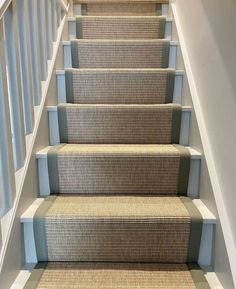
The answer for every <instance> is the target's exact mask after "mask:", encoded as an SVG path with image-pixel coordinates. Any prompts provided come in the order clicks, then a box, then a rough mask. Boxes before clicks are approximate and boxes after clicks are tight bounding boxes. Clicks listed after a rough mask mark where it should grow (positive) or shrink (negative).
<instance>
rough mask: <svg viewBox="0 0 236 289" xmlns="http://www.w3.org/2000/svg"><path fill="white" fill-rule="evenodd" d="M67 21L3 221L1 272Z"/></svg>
mask: <svg viewBox="0 0 236 289" xmlns="http://www.w3.org/2000/svg"><path fill="white" fill-rule="evenodd" d="M65 20H66V16H64V18H63V20H62V21H61V24H60V27H59V28H58V38H57V42H56V43H54V45H53V58H52V60H51V61H49V67H48V77H47V80H46V81H45V82H44V83H43V89H42V100H41V104H40V106H39V108H38V111H37V117H36V118H35V127H34V130H33V133H32V134H30V135H28V136H27V137H28V139H29V140H30V141H29V142H27V154H26V160H25V164H24V166H23V168H22V169H21V170H20V172H19V175H17V174H16V188H17V193H16V199H15V202H14V205H13V207H12V209H11V210H10V211H9V214H8V218H6V222H7V223H5V222H4V220H1V221H3V222H4V227H5V228H7V232H6V234H5V238H4V239H3V246H2V251H1V254H0V272H1V271H2V267H3V260H4V258H5V256H6V251H7V246H8V243H9V240H10V234H11V231H12V228H13V225H14V221H15V217H16V212H17V208H18V205H19V201H20V197H21V193H22V189H23V184H24V180H25V177H26V173H27V169H28V166H29V162H30V159H31V156H32V153H33V147H34V143H35V139H36V136H37V132H38V128H39V124H40V119H41V116H42V113H43V110H44V105H45V101H46V96H47V92H48V88H49V84H50V80H51V78H52V75H53V70H54V66H55V62H56V56H57V52H58V49H59V45H60V40H61V36H62V31H63V28H64V24H65Z"/></svg>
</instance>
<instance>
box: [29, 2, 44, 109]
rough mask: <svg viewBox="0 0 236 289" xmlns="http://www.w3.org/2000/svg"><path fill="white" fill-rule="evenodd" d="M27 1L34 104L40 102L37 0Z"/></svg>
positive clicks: (40, 77)
mask: <svg viewBox="0 0 236 289" xmlns="http://www.w3.org/2000/svg"><path fill="white" fill-rule="evenodd" d="M27 1H28V9H29V32H30V48H31V58H32V59H31V62H32V78H33V88H34V89H33V93H34V105H39V104H40V102H41V94H42V90H41V79H42V76H41V65H40V49H39V38H38V12H37V2H36V1H32V0H27Z"/></svg>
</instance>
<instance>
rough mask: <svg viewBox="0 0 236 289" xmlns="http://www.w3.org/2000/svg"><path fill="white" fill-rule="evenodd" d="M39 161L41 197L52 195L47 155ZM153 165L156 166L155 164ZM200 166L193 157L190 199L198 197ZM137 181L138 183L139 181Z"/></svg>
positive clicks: (198, 160)
mask: <svg viewBox="0 0 236 289" xmlns="http://www.w3.org/2000/svg"><path fill="white" fill-rule="evenodd" d="M37 159H38V172H39V191H40V196H48V195H50V193H51V189H50V184H49V175H48V161H47V153H38V154H37ZM137 161H138V160H137ZM137 161H136V162H137ZM117 162H118V159H117V160H116V164H117ZM152 162H153V161H152ZM128 163H129V162H128ZM128 163H127V164H128ZM141 163H142V167H143V161H140V165H141ZM121 164H122V166H121V171H120V172H122V171H123V170H124V169H125V165H124V161H122V162H121ZM153 165H154V163H153ZM200 166H201V159H200V158H199V156H197V157H196V156H192V158H191V160H190V171H189V181H188V188H187V195H188V196H189V197H193V198H197V197H198V190H199V178H200ZM107 169H108V168H107ZM88 172H89V171H88ZM90 173H91V171H90ZM107 173H109V170H108V171H107ZM117 173H118V171H117ZM129 173H130V171H129ZM146 173H147V174H148V172H147V171H146ZM86 177H87V176H86ZM107 177H108V176H107ZM132 177H133V178H134V179H135V178H136V179H137V176H136V175H135V173H133V176H132ZM136 181H138V179H137V180H136ZM102 184H103V183H101V185H102ZM91 186H92V187H93V185H92V184H91ZM96 186H97V183H96ZM86 187H87V186H86ZM92 187H91V188H92ZM70 189H72V188H70ZM87 189H88V187H87ZM101 189H102V187H101ZM133 189H134V190H136V191H137V190H138V189H140V188H133V187H132V186H131V187H130V190H133ZM76 191H77V190H76ZM84 192H85V191H84ZM84 192H83V193H84ZM96 192H98V191H97V190H96ZM103 193H104V192H103Z"/></svg>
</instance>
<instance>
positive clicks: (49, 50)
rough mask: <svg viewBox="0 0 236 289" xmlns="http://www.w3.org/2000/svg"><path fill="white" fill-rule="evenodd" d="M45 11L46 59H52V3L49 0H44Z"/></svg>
mask: <svg viewBox="0 0 236 289" xmlns="http://www.w3.org/2000/svg"><path fill="white" fill-rule="evenodd" d="M45 12H46V15H45V17H46V34H47V54H48V59H50V60H51V59H52V48H53V46H52V44H53V37H52V3H51V0H45Z"/></svg>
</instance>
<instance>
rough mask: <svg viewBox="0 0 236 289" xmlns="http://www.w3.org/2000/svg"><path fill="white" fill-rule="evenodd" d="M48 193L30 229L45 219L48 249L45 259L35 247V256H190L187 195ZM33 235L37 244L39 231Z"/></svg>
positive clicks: (172, 259)
mask: <svg viewBox="0 0 236 289" xmlns="http://www.w3.org/2000/svg"><path fill="white" fill-rule="evenodd" d="M50 198H51V204H50V205H49V206H48V209H47V211H44V214H42V216H41V214H40V211H41V210H43V207H44V204H42V205H41V209H39V210H38V213H37V214H36V224H35V226H36V227H35V230H36V232H40V229H39V226H41V223H40V222H44V229H45V243H46V244H45V248H46V251H47V260H42V259H41V252H39V255H38V258H39V260H40V261H101V262H103V261H109V262H159V263H185V262H186V261H187V260H188V259H189V257H188V255H189V246H190V243H189V242H190V234H192V232H191V230H192V227H191V222H192V221H191V218H192V216H191V215H192V213H191V210H190V211H189V210H188V209H187V208H186V206H185V204H184V201H185V199H186V198H183V201H182V199H181V198H179V197H156V196H153V197H150V196H139V197H138V196H133V197H132V196H88V195H82V196H81V195H79V196H71V195H70V196H63V195H62V196H58V197H49V198H48V200H46V205H48V203H49V202H50ZM187 201H188V202H190V203H191V201H190V199H188V198H187ZM191 205H192V206H194V205H193V204H192V203H191ZM194 209H195V210H196V208H195V207H194ZM199 222H201V219H200V221H199ZM35 239H36V240H37V242H38V243H39V244H40V245H41V246H42V243H43V240H44V236H42V235H37V233H36V235H35ZM199 241H200V239H199ZM199 241H198V243H199ZM198 245H199V244H197V243H196V246H197V247H198ZM42 256H45V253H43V254H42ZM44 258H45V257H44ZM194 258H196V257H194ZM195 261H196V260H195Z"/></svg>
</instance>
